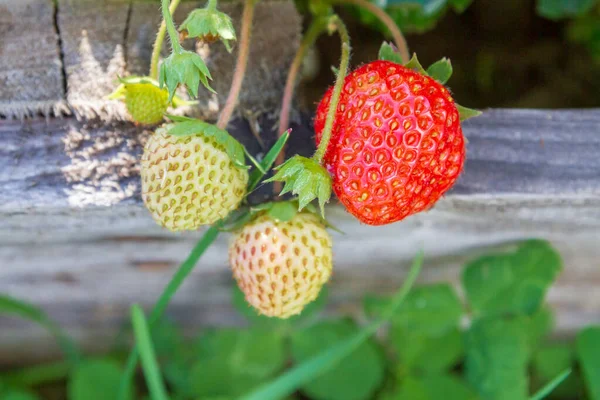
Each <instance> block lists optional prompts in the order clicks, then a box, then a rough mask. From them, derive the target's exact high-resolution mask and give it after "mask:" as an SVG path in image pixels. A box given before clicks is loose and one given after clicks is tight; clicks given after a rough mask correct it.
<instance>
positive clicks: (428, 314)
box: [365, 284, 463, 335]
mask: <svg viewBox="0 0 600 400" xmlns="http://www.w3.org/2000/svg"><path fill="white" fill-rule="evenodd" d="M389 301H390V300H389V299H388V298H381V297H380V298H376V297H372V296H367V297H365V311H366V312H367V315H371V316H379V315H380V314H381V312H382V310H384V309H385V307H387V306H388V304H389ZM462 314H463V307H462V304H461V302H460V299H459V298H458V296H457V295H456V293H455V292H454V289H452V287H451V286H450V285H448V284H436V285H428V286H421V287H417V288H415V289H413V291H412V292H411V293H410V294H409V295H408V296H407V297H406V300H405V301H404V304H403V305H402V306H401V307H400V308H398V310H397V312H396V314H395V315H394V317H393V322H394V324H395V325H396V326H397V327H399V328H402V329H405V330H407V331H411V332H420V333H426V334H431V335H438V334H440V333H445V332H447V331H449V330H451V329H453V328H455V327H457V326H458V323H459V321H460V318H461V316H462Z"/></svg>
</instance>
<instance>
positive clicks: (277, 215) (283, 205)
mask: <svg viewBox="0 0 600 400" xmlns="http://www.w3.org/2000/svg"><path fill="white" fill-rule="evenodd" d="M295 203H296V202H294V201H273V202H268V203H262V204H259V205H257V206H254V207H252V208H251V209H250V212H251V213H253V215H257V214H259V215H262V214H263V213H266V214H267V215H269V216H270V217H272V218H273V219H275V220H277V221H282V222H287V221H291V219H292V218H294V217H295V216H296V214H298V205H297V204H295Z"/></svg>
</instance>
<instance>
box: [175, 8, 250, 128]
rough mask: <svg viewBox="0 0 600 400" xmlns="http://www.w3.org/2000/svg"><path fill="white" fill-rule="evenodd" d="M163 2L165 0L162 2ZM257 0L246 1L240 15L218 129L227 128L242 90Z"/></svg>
mask: <svg viewBox="0 0 600 400" xmlns="http://www.w3.org/2000/svg"><path fill="white" fill-rule="evenodd" d="M163 1H165V0H163ZM257 2H258V0H247V1H246V2H245V3H244V11H243V13H242V28H241V31H242V32H241V35H240V48H239V50H238V58H237V61H236V64H235V71H234V73H233V80H232V82H231V88H230V89H229V94H228V95H227V100H226V101H225V106H224V107H223V111H221V115H219V120H218V121H217V127H219V128H220V129H225V128H227V124H228V123H229V120H230V119H231V116H232V115H233V111H234V109H235V105H236V103H237V100H238V96H239V94H240V90H241V89H242V83H243V81H244V75H245V74H246V67H247V65H248V54H249V53H250V37H251V35H252V19H253V18H254V6H255V4H256V3H257Z"/></svg>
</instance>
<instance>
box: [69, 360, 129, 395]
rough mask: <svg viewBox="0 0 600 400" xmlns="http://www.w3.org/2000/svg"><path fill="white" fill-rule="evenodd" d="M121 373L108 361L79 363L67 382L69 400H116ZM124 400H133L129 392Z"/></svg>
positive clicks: (114, 363)
mask: <svg viewBox="0 0 600 400" xmlns="http://www.w3.org/2000/svg"><path fill="white" fill-rule="evenodd" d="M122 373H123V371H122V368H121V367H120V365H119V364H118V363H117V362H115V361H113V360H109V359H91V360H85V361H83V362H81V363H79V364H78V365H77V366H76V367H75V369H74V371H73V373H72V374H71V376H70V377H69V382H68V393H69V400H105V399H116V398H117V391H118V389H119V382H120V379H121V375H122ZM125 398H126V399H133V391H132V390H130V391H129V392H128V393H127V395H126V397H125Z"/></svg>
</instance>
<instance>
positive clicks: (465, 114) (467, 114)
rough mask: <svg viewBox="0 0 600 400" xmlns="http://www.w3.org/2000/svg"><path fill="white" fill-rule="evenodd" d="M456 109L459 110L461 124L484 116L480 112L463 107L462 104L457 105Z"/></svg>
mask: <svg viewBox="0 0 600 400" xmlns="http://www.w3.org/2000/svg"><path fill="white" fill-rule="evenodd" d="M456 109H457V110H458V115H459V116H460V121H461V122H462V121H466V120H468V119H469V118H473V117H478V116H480V115H481V114H482V112H481V111H479V110H474V109H472V108H467V107H463V106H461V105H460V104H456Z"/></svg>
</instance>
